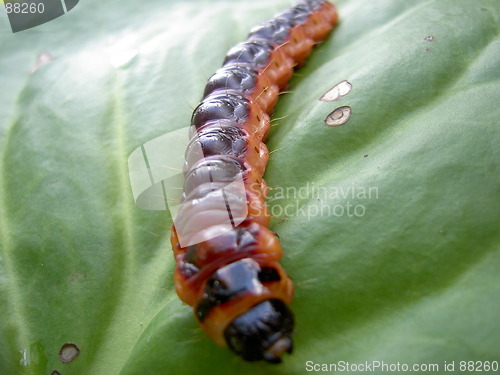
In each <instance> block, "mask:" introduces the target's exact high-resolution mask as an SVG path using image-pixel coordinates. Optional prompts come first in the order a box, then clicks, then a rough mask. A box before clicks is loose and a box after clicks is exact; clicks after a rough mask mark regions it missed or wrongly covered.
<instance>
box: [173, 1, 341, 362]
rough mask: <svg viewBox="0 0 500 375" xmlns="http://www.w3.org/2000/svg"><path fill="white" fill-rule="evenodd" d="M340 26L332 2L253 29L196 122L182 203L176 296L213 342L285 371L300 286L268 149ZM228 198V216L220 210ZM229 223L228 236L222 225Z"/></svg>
mask: <svg viewBox="0 0 500 375" xmlns="http://www.w3.org/2000/svg"><path fill="white" fill-rule="evenodd" d="M336 22H337V11H336V8H335V6H334V5H333V4H331V3H330V2H328V1H325V0H302V1H300V2H299V3H297V4H296V5H294V6H292V7H290V8H288V9H286V10H284V11H282V12H280V13H278V14H277V15H276V16H275V17H274V18H272V19H271V20H269V21H267V22H264V23H262V24H260V25H258V26H256V27H254V28H253V29H252V30H251V31H250V34H249V35H248V38H247V39H246V40H245V41H243V42H241V43H239V44H237V45H236V46H234V47H233V48H231V49H230V50H229V52H228V53H227V55H226V57H225V59H224V61H223V65H222V67H221V68H220V69H218V70H217V71H216V72H215V74H214V75H213V76H211V77H210V78H209V79H208V82H207V84H206V86H205V90H204V93H203V97H202V100H201V102H200V104H199V105H198V106H197V107H196V108H195V110H194V112H193V114H192V118H191V125H192V129H194V130H193V131H192V134H191V136H192V138H191V140H190V142H189V145H188V147H187V150H186V154H185V166H184V188H183V189H184V190H183V195H182V199H181V200H182V203H181V205H180V208H179V212H178V216H177V217H176V219H175V220H174V225H173V226H172V228H171V233H172V234H171V243H172V249H173V253H174V257H175V260H176V268H175V273H174V282H175V287H176V291H177V294H178V296H179V297H180V299H181V300H182V301H184V302H185V303H187V304H189V305H190V306H193V308H194V315H195V317H196V319H197V320H198V322H199V324H200V325H201V327H202V329H203V330H204V331H205V333H206V334H207V335H208V336H209V337H210V338H211V339H213V340H214V341H215V342H216V343H217V344H219V345H220V346H223V347H224V346H228V347H229V348H230V349H231V350H232V351H233V352H235V353H236V354H237V355H240V356H241V357H242V358H243V359H244V360H247V361H258V360H264V361H267V362H270V363H280V362H281V356H282V355H283V354H284V353H285V352H288V353H291V352H292V338H291V334H292V332H293V329H294V315H293V313H292V311H291V310H290V308H289V305H290V303H291V301H292V297H293V285H292V281H291V279H290V277H289V276H288V275H287V273H286V272H285V270H284V269H283V268H282V266H281V265H280V264H279V260H280V258H281V256H282V248H281V245H280V243H279V240H278V237H277V235H276V234H275V233H274V232H272V231H271V230H270V229H269V228H268V227H269V222H270V215H269V211H268V209H267V206H266V204H265V201H264V200H265V197H266V193H267V190H268V187H267V184H266V182H265V181H264V179H263V174H264V171H265V169H266V165H267V162H268V158H269V152H268V149H267V147H266V145H265V143H264V142H265V140H266V139H267V135H268V132H269V129H270V117H269V116H270V114H272V112H273V109H274V106H275V104H276V102H277V100H278V94H279V93H280V92H281V91H283V90H284V89H285V88H286V87H287V85H288V81H289V80H290V78H291V77H292V74H293V72H294V68H295V67H297V66H301V65H303V64H304V63H305V60H306V58H307V57H308V55H309V54H310V53H311V50H312V48H313V47H314V46H315V45H316V44H317V43H319V42H321V41H323V40H324V39H325V38H326V37H327V36H328V34H329V33H330V31H331V29H332V28H333V27H334V25H335V24H336ZM200 150H201V151H200ZM200 152H201V153H202V155H200ZM237 176H241V179H242V183H243V185H244V197H243V206H244V208H245V210H244V211H245V212H244V216H243V217H242V218H240V219H241V220H239V222H238V223H237V225H236V224H235V217H233V216H238V215H237V214H234V213H233V215H231V212H230V210H229V206H231V205H232V204H233V203H241V201H242V199H241V197H240V196H238V194H236V193H235V192H234V191H231V189H230V188H228V185H229V184H230V183H231V182H233V181H235V180H236V179H237ZM224 187H226V188H224ZM221 192H222V193H221ZM221 194H222V195H223V197H224V201H225V202H226V205H225V206H223V207H222V208H221V206H220V205H219V206H217V205H216V204H215V203H214V197H215V196H216V195H218V196H219V197H220V196H221ZM233 207H234V205H233ZM228 213H229V219H230V223H231V226H230V227H229V228H228V227H227V226H225V225H222V224H220V220H219V219H220V217H227V215H228ZM186 230H187V232H189V233H191V234H194V235H196V240H195V241H191V242H189V243H188V244H187V245H186V243H182V238H181V234H180V233H181V231H184V232H186Z"/></svg>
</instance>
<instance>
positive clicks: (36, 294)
mask: <svg viewBox="0 0 500 375" xmlns="http://www.w3.org/2000/svg"><path fill="white" fill-rule="evenodd" d="M289 5H290V2H288V1H281V0H280V1H276V2H273V3H272V4H271V5H270V4H269V2H267V1H263V0H262V1H261V0H258V1H231V2H229V1H222V0H221V1H213V2H211V3H210V4H209V3H208V2H206V1H202V0H197V1H189V2H187V1H185V2H181V1H169V2H166V1H160V0H154V1H149V2H147V3H141V2H137V1H130V0H124V1H121V2H119V3H116V2H106V1H104V2H103V1H97V0H86V1H82V2H80V3H79V4H78V5H77V6H76V8H75V9H73V10H72V11H71V12H69V13H68V14H66V15H64V16H62V17H60V18H58V19H56V20H54V21H51V22H49V23H47V24H44V25H42V26H39V27H36V28H33V29H30V30H26V31H23V32H20V33H16V34H12V33H11V32H10V27H9V25H8V20H7V17H4V18H3V19H2V21H0V51H1V55H0V78H1V83H2V94H1V98H2V100H1V101H0V209H1V211H0V246H1V251H0V316H1V320H0V348H1V350H0V373H1V374H9V375H10V374H50V373H51V372H52V371H53V370H58V371H59V372H60V373H61V374H123V375H132V374H170V373H172V374H200V373H203V374H212V373H213V374H218V375H224V374H234V373H238V374H254V373H256V372H259V373H262V374H271V373H273V374H275V373H280V374H281V373H282V374H304V373H306V372H308V371H307V367H306V362H307V361H312V363H314V364H322V363H326V364H329V363H338V362H339V361H345V362H349V363H351V364H365V362H366V361H368V362H369V363H371V361H384V362H385V363H386V364H395V363H397V362H400V363H401V364H409V365H410V366H412V365H413V364H438V365H439V366H440V367H439V372H440V373H443V372H444V365H445V361H446V362H447V363H448V364H451V363H453V361H454V364H455V371H458V370H459V368H458V367H459V361H500V325H499V322H498V317H499V315H500V278H499V269H500V241H499V240H500V238H499V236H500V232H499V230H498V223H499V222H500V204H499V202H500V179H499V175H500V170H499V162H498V160H499V153H500V152H499V150H500V147H499V146H500V139H499V138H500V137H499V132H498V121H499V120H498V119H499V118H500V109H499V108H500V107H499V105H498V98H499V97H500V38H499V27H500V24H499V16H500V6H499V4H498V1H495V0H483V1H481V2H470V1H465V0H442V1H439V2H438V1H412V2H408V1H404V2H403V1H397V0H381V1H377V2H373V1H366V0H339V1H338V2H337V5H338V9H339V14H340V23H339V26H338V27H337V28H336V29H335V31H334V32H333V34H332V35H331V37H330V38H329V39H328V40H327V41H326V42H324V43H322V44H321V45H319V46H318V47H317V48H316V49H315V51H314V53H313V54H312V55H311V57H310V59H309V60H308V62H307V65H306V66H305V67H303V68H302V69H300V70H299V71H298V72H297V75H296V76H295V77H294V78H293V79H292V81H291V89H290V90H291V93H288V94H286V95H283V96H282V97H281V100H280V103H279V104H278V107H277V109H276V113H275V116H274V117H275V118H281V117H284V118H283V119H281V120H276V121H275V122H273V124H275V125H276V126H275V127H273V130H272V132H271V135H270V139H269V142H268V147H269V149H270V150H277V151H276V152H274V153H273V154H272V157H271V160H270V162H269V164H268V169H267V172H266V175H265V177H266V179H267V181H268V183H269V185H270V186H271V187H273V188H274V189H273V190H271V191H270V199H269V206H270V209H271V212H272V213H273V215H275V216H276V217H275V218H274V219H273V222H272V226H271V229H272V230H274V231H276V232H277V233H279V236H280V239H281V241H282V244H283V247H284V254H285V255H284V259H283V265H284V266H285V268H286V269H287V271H288V272H289V274H290V275H291V276H292V278H293V279H294V282H295V288H296V296H295V299H294V302H293V304H292V308H293V310H294V312H295V314H296V321H297V327H296V329H297V333H296V334H295V338H294V339H295V350H294V353H293V354H292V355H291V356H287V357H286V358H285V360H284V363H283V364H282V365H279V366H271V365H268V364H264V363H245V362H243V361H242V360H240V359H238V358H235V356H234V355H233V354H232V353H231V352H230V351H229V350H226V349H222V348H218V347H217V346H216V345H215V344H214V343H213V342H211V341H210V340H209V339H208V338H206V337H205V336H204V334H203V332H202V331H201V329H200V328H199V327H198V326H197V324H196V322H195V319H194V317H193V315H192V311H191V309H190V307H189V306H186V305H184V304H182V303H181V302H180V301H179V299H178V298H177V296H176V294H175V290H174V285H173V281H172V279H173V268H174V261H173V257H172V255H171V249H170V244H169V238H168V237H169V228H168V226H169V215H168V214H167V213H165V212H158V211H142V210H140V209H138V208H137V207H136V206H135V205H134V202H133V198H132V193H131V189H130V183H129V178H128V170H127V158H128V155H129V154H130V153H131V152H132V151H133V150H134V149H135V148H137V147H139V146H140V145H141V144H143V143H144V142H147V141H149V140H151V139H154V138H155V137H158V136H160V135H162V134H164V133H167V132H169V131H172V130H174V129H178V128H181V127H184V126H187V125H188V123H189V119H190V115H191V112H192V108H194V106H196V104H197V102H198V100H199V98H200V96H201V94H202V91H203V87H204V84H205V82H206V79H207V78H208V77H209V76H210V75H211V74H212V72H214V71H215V70H216V69H217V67H219V66H220V63H221V62H222V59H223V56H224V54H225V52H226V51H227V50H228V49H229V48H230V47H231V46H232V45H234V44H235V43H237V42H238V41H241V40H243V39H244V38H245V37H246V35H247V32H248V30H249V29H250V28H251V27H252V26H253V25H254V24H257V23H258V22H261V21H263V20H266V19H268V18H270V17H272V15H273V14H274V13H275V12H277V11H279V10H281V9H282V8H285V7H287V6H289ZM42 62H45V63H44V64H42ZM343 80H348V81H349V82H350V83H351V84H352V87H353V88H352V91H351V92H350V93H349V94H348V95H347V96H345V97H343V98H342V99H340V100H339V101H337V102H329V103H325V102H321V101H319V100H318V99H319V97H321V95H322V94H324V93H325V92H326V91H328V90H329V89H330V88H332V87H333V86H335V85H336V84H337V83H339V82H341V81H343ZM340 106H350V107H351V108H352V115H351V118H350V119H349V121H348V122H347V123H346V124H345V125H343V126H340V127H327V126H325V125H324V123H323V120H324V118H325V117H326V116H327V115H328V114H329V113H330V112H332V111H333V110H334V109H335V108H337V107H340ZM316 210H317V213H316V214H315V212H316ZM64 343H74V344H76V345H77V346H78V347H79V349H80V355H79V356H78V357H77V358H76V359H75V360H73V361H71V362H69V363H64V364H63V363H62V362H61V361H60V360H59V350H60V349H61V347H62V346H63V344H64ZM351 370H352V368H351ZM358 370H359V369H358ZM377 372H378V373H387V371H381V370H380V369H379V371H377ZM397 372H398V371H396V373H397ZM414 372H418V371H414ZM466 372H467V373H473V372H474V371H472V370H471V369H470V368H468V369H467V371H466ZM351 373H356V371H351Z"/></svg>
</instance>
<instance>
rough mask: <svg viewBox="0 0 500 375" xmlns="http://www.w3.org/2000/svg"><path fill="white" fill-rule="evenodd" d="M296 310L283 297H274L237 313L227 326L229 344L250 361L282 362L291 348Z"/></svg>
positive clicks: (226, 332) (227, 341)
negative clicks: (281, 299)
mask: <svg viewBox="0 0 500 375" xmlns="http://www.w3.org/2000/svg"><path fill="white" fill-rule="evenodd" d="M293 323H294V320H293V313H292V312H291V311H290V309H289V308H288V307H287V306H286V304H285V303H284V302H283V301H280V300H278V299H271V300H267V301H264V302H261V303H259V304H258V305H255V306H254V307H252V308H251V309H250V310H248V311H247V312H245V313H243V314H241V315H239V316H238V317H236V318H235V319H234V320H233V321H232V322H231V324H230V325H229V326H228V327H227V328H226V330H225V332H224V337H225V339H226V343H227V345H228V346H229V348H230V349H231V350H232V351H234V352H235V353H236V354H238V355H241V356H242V357H243V359H245V360H247V361H259V360H265V361H268V362H271V363H280V362H281V355H282V354H283V353H284V352H287V353H291V352H292V338H291V333H292V331H293Z"/></svg>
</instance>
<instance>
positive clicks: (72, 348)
mask: <svg viewBox="0 0 500 375" xmlns="http://www.w3.org/2000/svg"><path fill="white" fill-rule="evenodd" d="M79 354H80V348H79V347H78V346H77V345H76V344H73V343H71V342H67V343H66V344H64V345H63V346H62V347H61V350H59V360H60V361H61V362H62V363H68V362H71V361H72V360H74V359H75V358H76V357H78V355H79Z"/></svg>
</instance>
